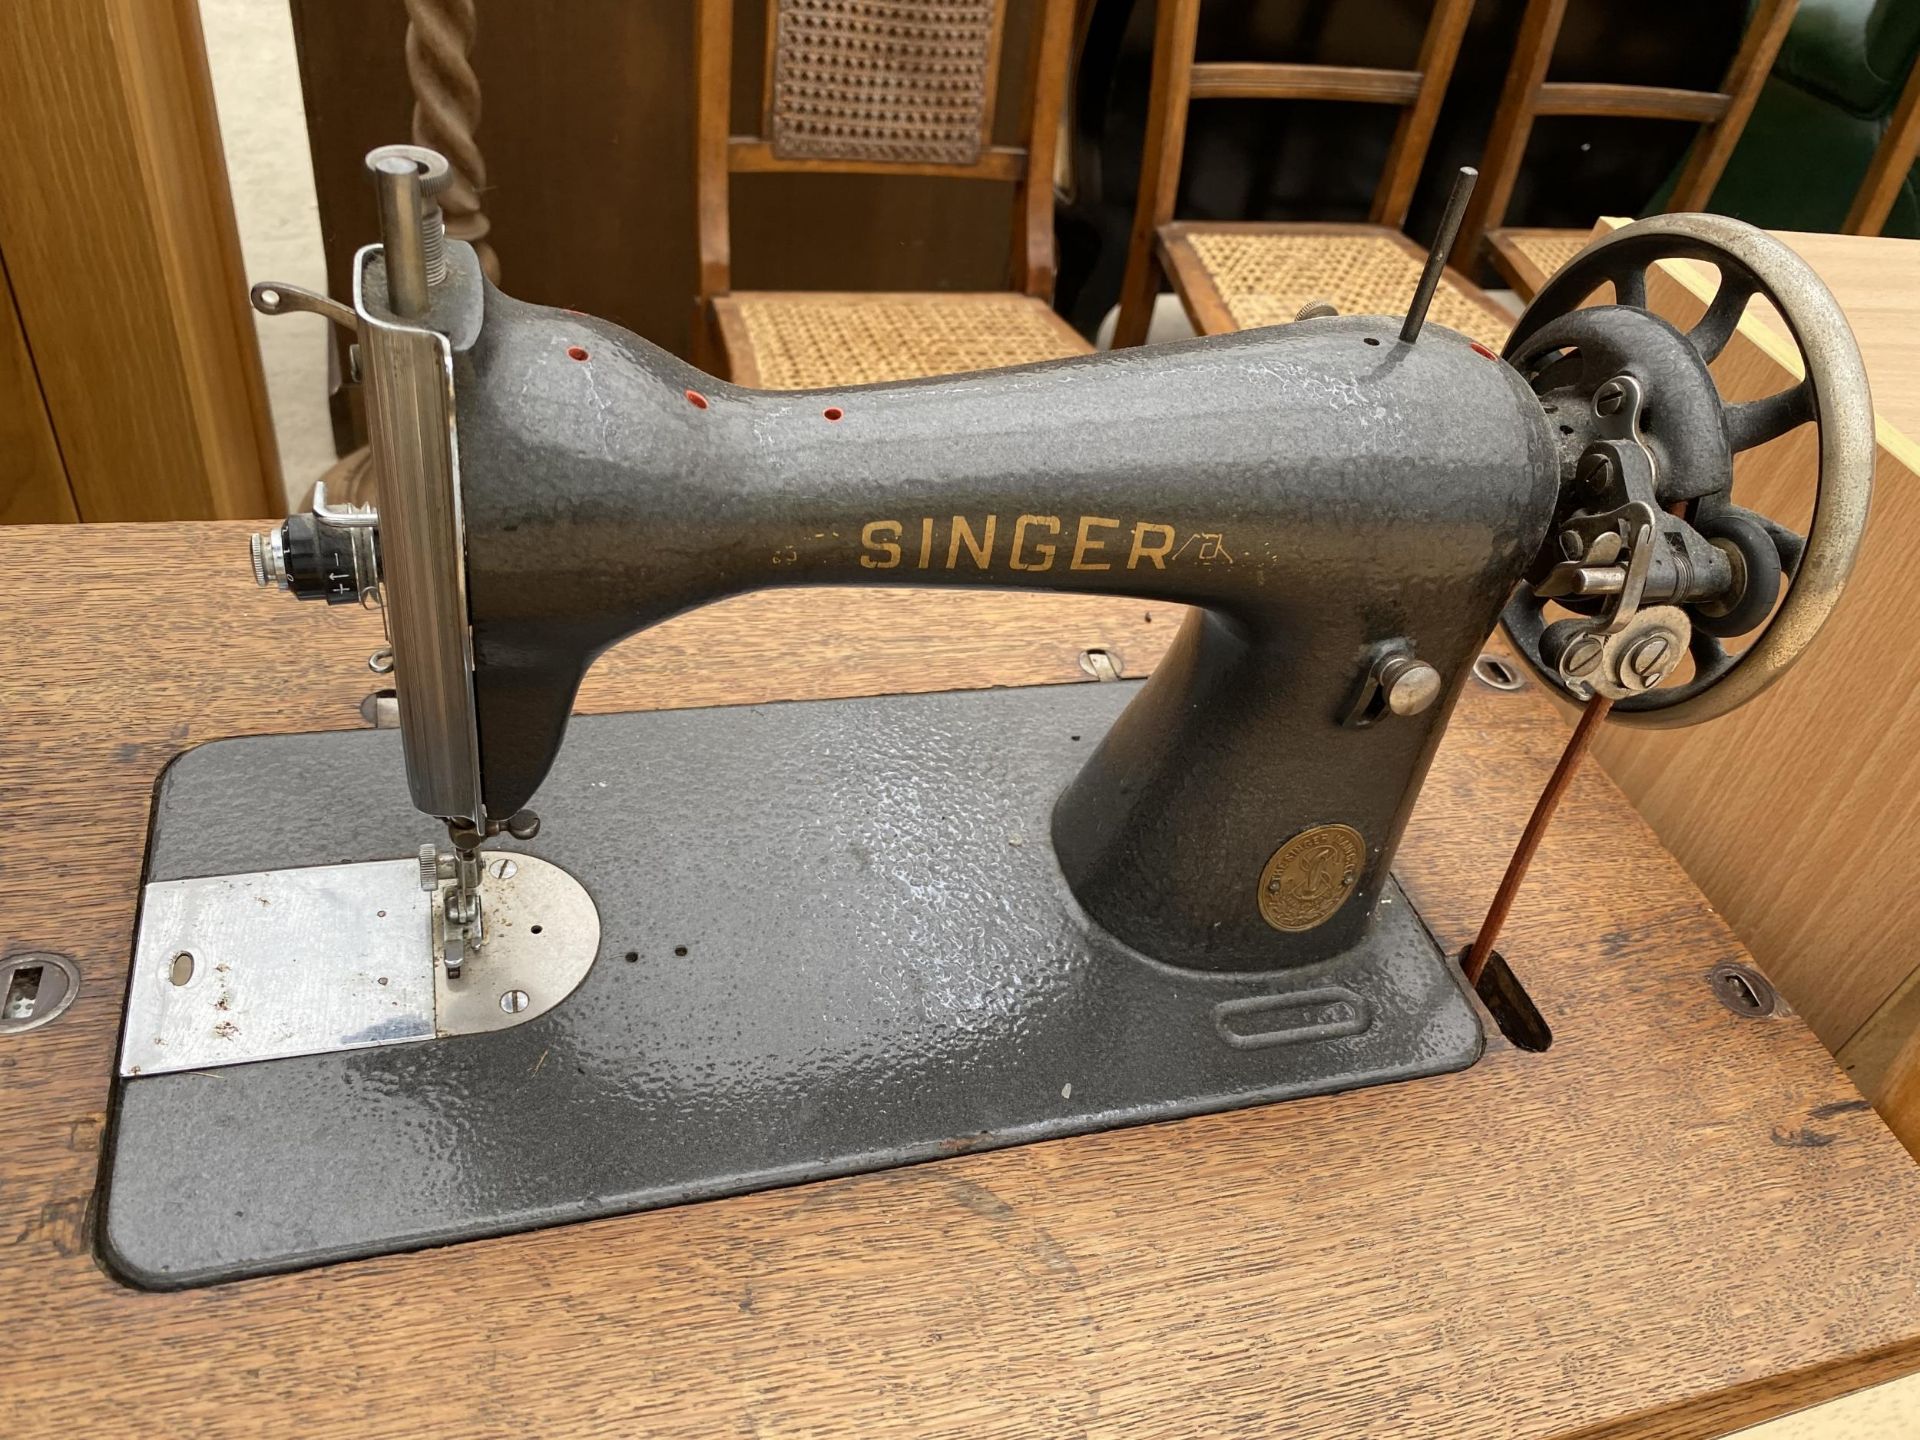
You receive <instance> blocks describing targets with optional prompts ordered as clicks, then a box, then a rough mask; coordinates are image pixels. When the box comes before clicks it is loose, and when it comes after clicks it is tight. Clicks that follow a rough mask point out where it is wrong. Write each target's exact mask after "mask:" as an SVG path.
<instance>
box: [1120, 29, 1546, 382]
mask: <svg viewBox="0 0 1920 1440" xmlns="http://www.w3.org/2000/svg"><path fill="white" fill-rule="evenodd" d="M1472 11H1473V0H1436V3H1435V5H1434V7H1433V16H1432V19H1431V20H1430V21H1429V22H1428V24H1427V30H1426V35H1425V37H1424V39H1423V40H1422V41H1421V45H1420V54H1419V58H1418V59H1417V61H1416V62H1415V68H1414V69H1412V70H1372V69H1362V68H1358V67H1353V66H1339V65H1281V64H1236V63H1225V62H1218V61H1206V62H1201V63H1196V62H1195V60H1194V37H1195V33H1196V31H1197V29H1198V27H1199V18H1200V0H1159V14H1158V18H1157V28H1156V31H1155V36H1154V57H1153V89H1152V93H1151V95H1150V96H1149V98H1148V101H1147V138H1146V148H1145V153H1144V154H1143V156H1142V164H1141V174H1140V197H1139V201H1138V204H1137V205H1136V207H1135V210H1134V217H1133V234H1132V237H1131V241H1130V244H1129V248H1128V252H1127V273H1126V278H1125V280H1124V281H1123V282H1122V283H1121V288H1120V315H1119V319H1118V321H1117V323H1116V325H1115V329H1114V338H1113V343H1114V344H1115V345H1116V346H1120V345H1138V344H1140V343H1141V342H1142V341H1144V340H1145V339H1146V336H1147V327H1148V324H1149V322H1150V321H1151V319H1152V316H1153V301H1154V296H1155V295H1156V294H1157V293H1158V292H1159V289H1160V283H1161V280H1162V278H1163V277H1164V278H1167V279H1170V280H1171V281H1172V283H1173V289H1174V291H1175V293H1176V294H1178V295H1179V297H1180V302H1181V304H1182V305H1184V306H1185V307H1186V311H1187V316H1188V318H1189V319H1191V320H1192V321H1193V324H1194V328H1195V329H1197V330H1199V331H1200V332H1201V333H1202V334H1204V335H1217V334H1222V333H1224V332H1226V331H1230V330H1241V329H1250V328H1252V327H1254V326H1258V325H1272V324H1276V323H1280V322H1283V321H1289V320H1292V319H1294V318H1295V317H1296V316H1297V315H1298V314H1299V313H1300V310H1301V309H1302V307H1304V306H1305V305H1307V304H1309V303H1311V302H1312V301H1315V300H1331V301H1332V302H1333V303H1334V305H1335V306H1337V307H1338V308H1339V309H1340V311H1341V312H1342V313H1347V314H1396V313H1398V312H1400V311H1402V310H1404V309H1405V308H1406V305H1407V302H1408V301H1409V300H1411V299H1412V297H1413V290H1414V285H1415V284H1416V282H1417V281H1418V280H1419V278H1420V269H1421V266H1422V264H1423V263H1424V261H1425V258H1426V252H1425V251H1424V250H1422V249H1421V248H1420V247H1419V246H1418V245H1415V244H1414V243H1413V241H1411V240H1409V239H1408V238H1407V237H1406V236H1405V235H1404V234H1402V233H1401V229H1400V227H1401V225H1402V224H1404V223H1405V221H1406V216H1407V206H1408V205H1409V204H1410V203H1411V202H1412V199H1413V189H1414V184H1415V182H1416V181H1418V179H1419V178H1420V167H1421V165H1422V164H1423V163H1424V161H1425V160H1426V154H1427V146H1428V143H1429V142H1430V141H1431V139H1432V137H1433V126H1434V121H1435V120H1436V119H1437V118H1438V116H1439V113H1440V101H1441V99H1442V97H1443V96H1444V94H1445V92H1446V87H1447V80H1448V77H1449V76H1450V75H1451V74H1452V71H1453V63H1454V60H1455V58H1456V57H1457V55H1458V54H1459V50H1460V37H1461V35H1462V33H1463V32H1464V31H1465V29H1466V25H1467V19H1468V17H1469V15H1470V14H1471V13H1472ZM1214 99H1258V100H1359V101H1370V102H1373V103H1376V104H1382V105H1393V106H1397V107H1399V109H1400V112H1401V113H1400V123H1399V128H1398V129H1397V130H1396V131H1395V133H1394V138H1393V146H1392V149H1391V150H1390V152H1389V154H1388V157H1387V168H1386V173H1385V175H1384V176H1383V177H1382V178H1381V181H1380V186H1379V188H1378V189H1377V190H1376V191H1375V192H1374V197H1373V209H1372V216H1371V222H1370V223H1368V224H1364V225H1362V224H1338V225H1330V224H1269V223H1232V222H1215V221H1190V222H1176V221H1174V219H1173V209H1174V199H1175V195H1176V193H1177V192H1178V190H1179V186H1180V162H1181V149H1182V146H1183V144H1184V142H1185V139H1186V128H1187V107H1188V105H1189V104H1190V103H1191V102H1193V101H1195V100H1214ZM1429 313H1430V314H1431V315H1432V317H1433V319H1434V320H1436V321H1438V322H1439V323H1441V324H1443V325H1448V326H1451V327H1452V328H1454V329H1456V330H1460V331H1462V332H1463V333H1465V334H1467V335H1470V336H1472V337H1473V338H1475V339H1478V340H1483V341H1485V342H1486V343H1487V344H1489V345H1493V346H1498V345H1499V344H1500V343H1501V342H1502V341H1503V340H1504V339H1505V338H1506V334H1507V331H1508V329H1509V328H1510V327H1511V325H1512V320H1511V318H1510V317H1509V316H1507V315H1506V313H1505V312H1503V311H1502V310H1501V309H1500V308H1499V307H1498V306H1496V305H1495V304H1494V303H1493V301H1491V300H1490V299H1488V298H1487V296H1485V295H1484V294H1482V293H1481V292H1480V290H1478V289H1477V288H1476V287H1475V286H1474V285H1472V284H1471V283H1470V282H1468V281H1467V280H1465V279H1463V278H1462V277H1461V276H1459V275H1456V274H1454V273H1453V272H1452V271H1449V272H1448V273H1447V275H1446V277H1445V279H1444V280H1443V281H1442V283H1441V287H1440V290H1439V292H1438V293H1437V294H1436V295H1435V296H1434V301H1433V308H1432V310H1431V311H1430V312H1429Z"/></svg>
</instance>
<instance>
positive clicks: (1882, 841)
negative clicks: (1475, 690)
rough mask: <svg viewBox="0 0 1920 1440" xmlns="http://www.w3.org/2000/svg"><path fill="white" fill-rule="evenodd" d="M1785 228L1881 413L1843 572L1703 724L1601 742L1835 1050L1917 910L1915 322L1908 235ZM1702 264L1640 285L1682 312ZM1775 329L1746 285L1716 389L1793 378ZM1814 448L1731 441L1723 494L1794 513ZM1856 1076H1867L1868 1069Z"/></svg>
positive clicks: (1808, 436) (1745, 392)
mask: <svg viewBox="0 0 1920 1440" xmlns="http://www.w3.org/2000/svg"><path fill="white" fill-rule="evenodd" d="M1604 223H1605V224H1618V223H1622V222H1616V221H1609V222H1604ZM1781 238H1782V239H1783V240H1785V241H1786V242H1787V243H1788V244H1789V245H1790V246H1792V247H1793V248H1794V249H1795V250H1796V251H1798V252H1799V253H1800V254H1801V255H1802V256H1803V258H1805V259H1807V260H1808V262H1809V263H1810V264H1811V265H1812V266H1813V267H1814V269H1815V271H1816V272H1817V273H1819V274H1820V275H1821V276H1822V277H1823V278H1825V279H1826V280H1827V281H1828V283H1829V285H1830V286H1831V287H1832V288H1833V289H1834V291H1835V295H1836V298H1837V299H1838V300H1839V301H1840V303H1841V307H1842V308H1843V309H1844V310H1845V311H1846V313H1847V315H1848V317H1849V319H1850V320H1851V321H1852V323H1853V327H1854V330H1855V333H1856V335H1857V336H1858V338H1859V341H1860V346H1861V352H1862V355H1863V356H1864V358H1865V360H1866V366H1867V378H1868V382H1869V384H1870V385H1871V386H1872V388H1873V393H1874V401H1875V408H1876V410H1877V411H1878V412H1879V415H1880V419H1879V421H1878V425H1877V434H1876V439H1877V442H1878V455H1877V463H1876V469H1875V487H1874V497H1873V513H1872V516H1871V518H1870V519H1869V521H1868V524H1867V530H1866V536H1865V538H1864V540H1863V541H1862V543H1861V547H1860V555H1859V559H1858V561H1857V562H1856V564H1855V566H1854V571H1853V576H1852V578H1851V580H1850V581H1849V582H1848V587H1847V592H1846V594H1845V595H1844V597H1843V598H1842V600H1841V602H1840V604H1839V606H1838V607H1837V608H1836V609H1835V611H1834V614H1833V616H1832V618H1831V619H1830V621H1829V622H1828V624H1827V626H1826V627H1825V629H1824V630H1823V631H1822V632H1821V634H1820V636H1819V638H1818V639H1817V640H1816V641H1815V642H1814V643H1813V645H1812V646H1811V647H1809V649H1808V650H1807V652H1806V655H1805V656H1804V658H1803V659H1802V660H1801V661H1800V662H1799V663H1798V664H1797V665H1796V667H1795V668H1794V670H1793V671H1792V673H1790V674H1789V675H1788V676H1787V677H1786V679H1784V680H1782V681H1781V682H1780V684H1778V685H1777V686H1775V687H1774V688H1773V689H1771V690H1769V691H1767V692H1766V693H1765V694H1764V695H1761V696H1760V697H1759V698H1758V699H1756V700H1754V701H1753V702H1752V703H1751V704H1748V705H1745V706H1743V707H1741V709H1739V710H1738V711H1736V712H1734V713H1733V714H1731V715H1728V716H1725V717H1723V718H1722V719H1719V720H1716V721H1714V722H1712V723H1711V724H1707V725H1697V726H1692V727H1690V728H1688V729H1684V730H1667V731H1659V732H1650V731H1636V732H1629V731H1625V730H1614V731H1612V732H1611V733H1609V734H1607V735H1606V736H1603V737H1602V739H1601V741H1600V743H1599V745H1598V747H1597V751H1596V753H1597V754H1598V755H1599V756H1600V759H1601V763H1602V764H1603V765H1605V767H1606V768H1607V771H1608V773H1609V774H1611V775H1612V776H1613V778H1614V779H1615V780H1617V781H1618V782H1619V783H1620V785H1621V786H1622V788H1623V789H1625V791H1626V792H1627V794H1628V795H1629V797H1631V798H1632V799H1633V801H1634V802H1635V804H1637V805H1638V806H1639V807H1640V810H1641V813H1642V814H1644V815H1645V816H1646V817H1647V818H1648V820H1649V821H1651V822H1652V824H1653V828H1654V829H1655V830H1656V831H1657V832H1658V833H1659V835H1660V837H1661V839H1662V841H1663V842H1664V843H1665V844H1666V845H1667V846H1668V848H1670V849H1671V850H1672V851H1673V852H1674V854H1675V855H1676V856H1678V857H1679V859H1680V861H1681V862H1682V863H1683V864H1684V865H1685V866H1686V868H1687V872H1688V873H1689V874H1690V875H1692V876H1693V877H1694V879H1695V881H1696V882H1698V883H1699V885H1700V887H1701V888H1702V889H1703V890H1704V891H1706V893H1707V894H1708V895H1709V896H1711V897H1712V899H1713V901H1714V903H1715V905H1716V906H1717V907H1718V908H1719V909H1720V911H1721V913H1722V914H1724V915H1725V916H1726V917H1727V918H1728V920H1729V921H1730V922H1731V923H1732V925H1733V926H1734V928H1735V929H1736V930H1737V931H1738V932H1739V933H1740V935H1741V936H1742V937H1743V938H1744V939H1745V941H1746V943H1747V944H1748V945H1749V946H1750V947H1751V948H1752V949H1753V951H1754V953H1755V955H1756V956H1758V957H1759V959H1760V961H1761V963H1762V965H1763V966H1764V967H1765V968H1766V969H1767V971H1768V972H1769V973H1770V974H1772V975H1773V976H1774V978H1775V979H1776V980H1777V981H1778V982H1779V984H1780V985H1781V986H1782V988H1783V989H1785V991H1786V992H1787V994H1788V995H1789V996H1790V997H1791V998H1792V1000H1793V1002H1794V1004H1795V1005H1796V1006H1797V1007H1798V1008H1799V1010H1800V1011H1801V1013H1803V1014H1804V1015H1805V1016H1806V1017H1807V1020H1808V1022H1809V1023H1810V1024H1811V1025H1812V1026H1813V1028H1814V1030H1815V1031H1816V1033H1818V1034H1819V1036H1820V1037H1821V1039H1823V1040H1824V1041H1826V1043H1827V1044H1828V1045H1829V1046H1830V1047H1832V1048H1834V1049H1836V1050H1837V1049H1841V1048H1842V1047H1843V1046H1846V1045H1847V1044H1848V1043H1849V1041H1850V1040H1851V1039H1852V1038H1853V1037H1854V1036H1855V1035H1856V1033H1857V1032H1858V1031H1859V1030H1860V1028H1861V1027H1862V1026H1863V1025H1864V1024H1865V1023H1866V1022H1867V1020H1868V1019H1869V1017H1870V1016H1872V1015H1873V1014H1874V1013H1875V1011H1876V1009H1878V1008H1879V1007H1880V1006H1881V1005H1882V1004H1883V1003H1884V1002H1885V1001H1886V1000H1887V999H1888V997H1889V996H1890V995H1892V994H1893V993H1894V992H1895V990H1896V989H1897V988H1898V987H1899V986H1900V985H1901V984H1902V982H1903V981H1905V980H1907V978H1908V977H1909V976H1910V975H1912V974H1913V973H1914V971H1915V960H1914V948H1913V945H1912V944H1911V935H1912V930H1913V927H1914V925H1915V924H1920V888H1916V886H1915V885H1914V883H1913V875H1914V872H1915V867H1916V866H1920V758H1916V755H1915V752H1914V747H1913V744H1912V743H1911V737H1912V736H1913V735H1914V733H1915V728H1914V727H1915V724H1916V718H1917V717H1920V690H1916V687H1917V686H1920V653H1917V652H1916V651H1915V649H1914V646H1913V642H1912V637H1913V635H1914V634H1915V633H1916V630H1917V629H1920V593H1916V591H1915V589H1914V586H1913V584H1912V580H1911V572H1912V563H1911V558H1910V557H1911V554H1912V550H1913V545H1914V541H1915V537H1916V536H1917V535H1920V445H1916V444H1915V443H1914V442H1913V441H1912V440H1911V439H1909V438H1908V437H1907V435H1906V434H1904V433H1902V432H1901V430H1899V429H1898V428H1896V427H1895V426H1894V425H1893V424H1892V423H1890V420H1889V418H1888V417H1889V416H1890V415H1898V416H1902V417H1912V419H1913V420H1914V421H1920V403H1916V400H1915V398H1914V393H1913V392H1914V389H1915V385H1914V380H1915V377H1916V376H1920V349H1917V348H1916V346H1915V342H1914V337H1913V334H1912V331H1913V322H1914V319H1915V317H1916V314H1917V313H1920V300H1916V299H1915V298H1914V297H1915V296H1916V295H1920V243H1916V242H1914V241H1910V240H1881V239H1860V238H1858V237H1853V236H1814V235H1797V234H1788V235H1783V236H1782V237H1781ZM1714 284H1715V276H1714V275H1713V273H1712V271H1711V270H1709V269H1703V268H1702V267H1700V266H1696V265H1692V264H1689V263H1687V262H1668V263H1665V264H1663V265H1661V266H1660V267H1659V268H1658V269H1657V270H1656V272H1655V273H1654V274H1653V275H1651V276H1650V277H1649V280H1648V298H1649V300H1650V302H1651V303H1652V305H1653V306H1654V308H1655V309H1656V310H1657V311H1658V312H1659V313H1661V314H1663V315H1666V316H1667V317H1669V318H1671V319H1673V320H1674V321H1675V322H1676V323H1680V324H1687V323H1690V322H1691V320H1692V319H1693V318H1695V317H1697V316H1698V315H1699V314H1700V313H1701V311H1702V310H1703V309H1704V308H1705V305H1706V301H1707V298H1708V297H1710V296H1711V294H1712V293H1713V288H1714ZM1604 293H1605V292H1604V291H1603V292H1602V294H1603V296H1604ZM1769 316H1771V317H1772V318H1771V319H1770V320H1769V319H1768V318H1767V317H1769ZM1786 335H1787V332H1786V329H1785V326H1784V324H1783V323H1782V322H1781V321H1780V320H1779V318H1778V316H1777V315H1774V314H1773V312H1772V309H1771V307H1770V306H1767V305H1766V304H1765V302H1764V301H1756V302H1755V305H1754V307H1753V310H1752V313H1750V314H1749V315H1748V316H1747V317H1746V319H1745V320H1743V322H1742V324H1741V328H1740V330H1739V332H1738V333H1737V334H1736V335H1735V336H1734V337H1733V340H1732V341H1731V342H1730V343H1729V344H1728V346H1727V348H1726V350H1725V351H1724V352H1723V353H1722V355H1721V356H1720V359H1719V360H1718V361H1716V362H1715V364H1714V366H1713V371H1714V377H1715V379H1716V381H1717V382H1718V384H1719V387H1720V390H1721V393H1722V395H1724V396H1725V397H1726V398H1728V399H1729V400H1752V399H1758V398H1760V397H1762V396H1765V395H1770V394H1772V393H1774V392H1776V391H1778V390H1782V389H1785V388H1786V387H1787V386H1788V385H1790V384H1792V383H1794V381H1795V380H1796V379H1797V378H1798V376H1799V374H1800V368H1799V359H1798V350H1797V348H1796V347H1795V346H1794V344H1793V343H1792V341H1791V340H1789V339H1787V338H1786ZM1915 433H1920V428H1917V429H1916V431H1915ZM1816 450H1817V433H1816V431H1815V430H1814V428H1813V427H1811V426H1807V427H1803V428H1802V429H1800V430H1797V431H1795V432H1793V433H1791V434H1789V435H1786V436H1783V437H1781V438H1780V439H1778V440H1775V441H1773V442H1772V443H1770V444H1767V445H1763V446H1761V447H1760V448H1758V449H1756V450H1752V451H1749V452H1748V453H1746V454H1744V455H1742V456H1740V457H1739V459H1738V461H1737V462H1736V466H1735V471H1734V475H1735V481H1734V497H1735V499H1736V500H1738V501H1739V503H1741V504H1742V505H1747V506H1751V507H1752V508H1754V509H1757V510H1759V511H1761V512H1763V513H1765V514H1768V515H1771V516H1773V517H1775V518H1777V519H1779V520H1780V521H1782V522H1783V523H1785V524H1787V525H1790V526H1792V527H1794V528H1795V529H1797V530H1800V531H1801V532H1803V533H1804V532H1805V530H1806V527H1807V524H1808V520H1809V517H1810V514H1811V509H1812V500H1813V491H1814V479H1815V476H1816V474H1817V470H1818V466H1817V458H1816ZM1907 1028H1908V1029H1909V1030H1911V1028H1912V1021H1911V1017H1909V1019H1908V1022H1907ZM1859 1078H1860V1079H1861V1081H1862V1083H1863V1085H1864V1086H1865V1088H1867V1090H1868V1093H1869V1094H1873V1093H1874V1092H1875V1090H1876V1089H1877V1086H1878V1079H1877V1073H1876V1071H1875V1069H1873V1068H1870V1069H1869V1070H1868V1071H1866V1072H1863V1073H1861V1074H1860V1076H1859ZM1915 1138H1916V1139H1920V1130H1916V1134H1915Z"/></svg>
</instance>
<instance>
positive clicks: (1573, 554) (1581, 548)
mask: <svg viewBox="0 0 1920 1440" xmlns="http://www.w3.org/2000/svg"><path fill="white" fill-rule="evenodd" d="M1560 553H1561V554H1562V555H1564V556H1566V557H1567V559H1569V560H1578V559H1580V558H1581V557H1582V556H1583V555H1585V554H1586V553H1587V542H1586V541H1585V540H1582V539H1581V538H1580V532H1579V531H1578V530H1562V531H1561V532H1560Z"/></svg>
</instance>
